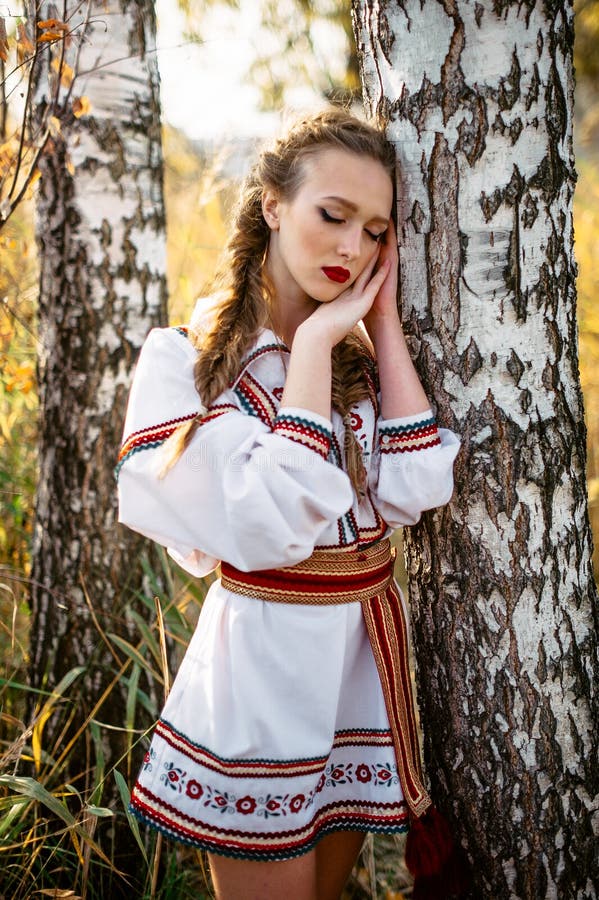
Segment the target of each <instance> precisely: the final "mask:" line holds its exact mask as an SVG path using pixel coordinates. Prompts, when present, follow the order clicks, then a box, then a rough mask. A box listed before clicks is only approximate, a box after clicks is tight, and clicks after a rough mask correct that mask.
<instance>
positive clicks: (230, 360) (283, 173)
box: [163, 108, 395, 494]
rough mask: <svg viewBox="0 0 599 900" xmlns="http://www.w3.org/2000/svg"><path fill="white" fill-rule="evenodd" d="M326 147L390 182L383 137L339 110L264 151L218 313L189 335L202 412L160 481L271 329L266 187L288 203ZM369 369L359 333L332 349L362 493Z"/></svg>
mask: <svg viewBox="0 0 599 900" xmlns="http://www.w3.org/2000/svg"><path fill="white" fill-rule="evenodd" d="M326 147H336V148H339V149H343V150H346V151H349V152H351V153H355V154H357V155H359V156H367V157H370V158H371V159H375V160H377V161H378V162H380V163H381V165H382V166H383V167H384V168H385V169H386V170H387V172H388V173H389V175H390V177H393V170H394V164H395V158H394V153H393V149H392V148H391V146H390V145H389V144H388V143H387V141H386V140H385V138H384V136H383V134H382V133H381V132H379V131H377V130H376V129H375V128H373V127H372V126H370V125H368V124H366V123H364V122H361V121H360V120H359V119H356V118H355V117H354V116H352V115H351V114H350V113H348V112H345V111H344V110H341V109H336V108H331V109H329V110H325V111H324V112H322V113H319V114H317V115H315V116H310V117H307V118H304V119H300V120H299V121H298V122H297V123H296V124H295V125H294V126H293V127H292V128H290V129H289V131H288V132H287V134H286V135H285V136H284V137H282V138H279V139H278V140H277V141H276V142H275V143H274V145H273V146H272V147H271V148H270V149H266V150H264V151H263V152H262V154H261V156H260V158H259V159H258V162H257V163H256V165H255V166H254V168H253V169H252V171H251V172H250V174H249V176H248V177H247V179H246V181H245V183H244V186H243V189H242V193H241V198H240V202H239V206H238V208H237V214H236V217H235V221H234V224H233V229H232V234H231V238H230V240H229V242H228V245H227V248H226V251H225V256H224V262H223V265H222V267H221V269H220V271H219V273H218V275H217V278H216V279H215V283H214V289H215V291H216V292H217V297H218V306H217V311H216V314H215V315H214V316H213V318H212V321H211V322H210V323H209V325H208V326H207V327H204V328H203V329H202V330H200V329H198V330H196V331H193V332H190V335H189V336H190V339H191V341H192V342H193V344H194V346H195V347H196V348H197V349H198V350H200V351H201V352H200V353H198V357H197V360H196V363H195V366H194V382H195V386H196V389H197V392H198V394H199V396H200V397H201V402H202V404H203V408H202V410H201V411H200V413H199V414H198V415H197V416H196V417H195V419H193V420H192V421H191V422H190V423H187V424H186V425H183V426H181V427H180V428H178V429H177V431H176V432H175V434H174V435H173V436H172V437H171V438H170V439H169V441H168V444H169V450H170V453H169V454H167V462H166V464H165V467H164V469H163V474H164V473H165V472H166V471H168V469H169V468H170V467H171V466H172V465H173V464H174V463H175V462H176V460H177V459H178V457H179V456H180V454H181V453H182V452H183V450H184V449H185V448H186V447H187V446H188V445H189V442H190V441H191V439H192V437H193V435H194V433H195V431H196V430H197V428H198V427H199V425H200V424H201V422H202V419H203V416H204V414H205V411H206V409H207V408H208V407H209V406H210V404H211V403H213V402H214V400H215V399H216V398H217V397H218V396H219V395H220V394H222V393H223V391H225V390H226V389H227V387H228V386H229V385H230V383H231V382H232V381H233V380H234V379H235V376H236V375H237V373H238V371H239V368H240V366H241V360H242V358H243V356H244V353H245V351H246V350H247V349H248V347H250V346H251V344H252V343H253V342H254V340H255V339H256V336H257V335H258V333H259V331H260V329H261V328H263V327H265V326H266V325H267V324H268V321H269V307H270V306H271V304H273V303H276V298H273V297H271V294H270V290H269V286H268V283H267V280H266V277H265V273H263V265H264V260H265V258H266V253H267V250H268V242H269V236H270V229H269V227H268V225H267V224H266V221H265V219H264V216H263V214H262V196H263V192H264V190H265V188H270V189H273V190H276V191H277V192H278V193H279V195H280V196H281V197H282V198H283V199H286V200H291V199H293V197H294V195H295V193H296V192H297V191H298V190H299V188H300V186H301V184H302V180H303V177H304V171H303V162H304V160H305V159H306V158H307V157H308V156H309V155H310V154H312V153H317V152H319V151H320V150H322V149H323V148H326ZM372 365H373V359H372V356H371V355H370V353H369V351H368V350H367V348H366V346H365V344H364V343H363V341H362V340H361V339H360V338H359V337H358V336H357V335H356V334H349V335H347V336H346V337H345V338H344V339H343V340H342V341H341V342H340V343H339V344H337V346H336V347H335V348H334V349H333V355H332V368H333V377H332V405H333V407H334V409H336V410H337V411H338V412H339V413H340V415H341V416H343V419H344V424H345V456H346V465H347V470H348V475H349V477H350V480H351V482H352V485H353V487H354V489H355V490H356V492H358V493H360V494H361V493H363V491H364V481H365V470H364V465H363V460H362V453H361V449H360V446H359V444H358V442H357V440H356V438H355V435H354V433H353V429H352V428H351V425H350V421H349V415H350V409H351V407H352V406H353V405H354V404H356V403H358V402H359V401H360V400H363V399H365V398H366V397H369V396H371V395H372V379H371V380H370V381H369V379H368V375H367V372H368V369H369V368H371V367H372Z"/></svg>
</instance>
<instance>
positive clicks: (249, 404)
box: [235, 372, 277, 428]
mask: <svg viewBox="0 0 599 900" xmlns="http://www.w3.org/2000/svg"><path fill="white" fill-rule="evenodd" d="M235 393H236V394H237V396H238V397H239V400H240V401H241V405H242V406H243V408H244V409H245V410H246V411H247V412H248V413H249V414H250V415H251V416H257V417H258V418H259V419H260V420H261V421H262V422H264V424H265V425H268V427H269V428H272V426H273V422H274V420H275V416H276V414H277V410H276V407H275V404H274V402H273V399H272V397H271V395H270V394H269V392H268V391H267V390H266V388H265V387H263V386H262V385H261V384H260V382H259V381H258V379H257V378H254V376H253V375H250V373H249V372H246V373H245V375H244V376H243V378H241V379H240V381H239V383H238V384H237V387H236V388H235Z"/></svg>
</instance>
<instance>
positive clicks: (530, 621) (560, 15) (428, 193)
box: [353, 0, 599, 900]
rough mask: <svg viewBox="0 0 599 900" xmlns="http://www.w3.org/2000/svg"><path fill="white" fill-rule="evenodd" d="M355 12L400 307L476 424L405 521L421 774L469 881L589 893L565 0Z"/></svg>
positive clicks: (458, 412)
mask: <svg viewBox="0 0 599 900" xmlns="http://www.w3.org/2000/svg"><path fill="white" fill-rule="evenodd" d="M353 15H354V28H355V32H356V37H357V44H358V50H359V53H360V57H361V64H362V79H363V87H364V94H365V100H366V105H367V108H368V111H369V113H370V115H371V116H372V117H375V118H377V119H378V120H379V121H380V122H381V123H382V124H384V125H385V126H386V128H387V133H388V136H389V138H390V139H391V140H392V141H393V142H394V143H395V146H396V148H397V154H398V178H397V184H398V198H399V201H398V220H399V231H398V233H399V243H400V257H401V291H402V296H401V303H402V315H403V321H404V323H405V328H406V332H407V333H408V335H409V340H410V342H411V348H412V350H413V354H414V357H415V359H416V361H417V365H418V367H419V370H420V372H421V374H422V376H423V379H424V381H425V384H426V387H427V389H428V392H429V395H430V396H431V398H432V399H433V401H434V405H435V407H436V410H437V415H438V419H439V420H440V423H441V424H443V425H447V426H449V427H451V428H454V429H455V430H456V431H457V432H458V433H459V434H461V435H462V437H463V449H462V451H461V454H460V456H459V458H458V462H457V469H456V491H455V494H454V498H453V500H452V502H451V504H450V505H449V506H448V507H447V508H445V509H443V510H439V511H436V512H434V513H432V514H428V515H426V516H425V517H424V518H423V521H422V522H421V523H420V524H419V525H418V526H417V527H415V528H412V529H409V531H408V532H407V533H406V547H407V554H406V555H407V560H406V561H407V566H408V572H409V576H410V601H411V609H412V617H413V629H414V639H415V648H416V656H417V661H418V687H419V702H420V710H421V715H422V721H423V728H424V735H425V760H426V764H427V769H428V773H429V776H430V780H431V787H432V792H433V795H434V797H435V798H436V800H437V801H438V803H439V806H440V807H441V808H442V809H443V810H444V811H445V812H446V813H447V814H448V815H449V817H450V818H451V819H452V820H453V822H454V826H455V829H456V832H457V834H458V835H459V836H460V838H461V840H462V843H463V845H464V847H465V848H466V849H467V852H468V854H469V856H470V859H471V861H472V863H473V866H472V869H473V879H474V883H473V892H472V896H473V897H476V898H493V900H502V898H523V900H524V898H525V900H547V898H551V900H566V898H591V897H595V896H596V890H597V885H598V884H599V866H598V859H599V855H598V853H597V837H596V828H597V821H596V819H595V821H594V823H593V814H595V816H596V811H597V807H596V798H597V792H598V770H599V767H598V766H597V759H598V754H597V750H598V748H597V722H598V721H599V715H598V710H597V697H596V691H597V687H596V686H597V684H598V683H599V671H598V668H597V622H596V615H597V613H596V607H595V611H594V610H593V604H594V602H595V601H596V588H595V585H594V581H593V573H592V569H591V549H592V548H591V535H590V530H589V525H588V516H587V503H586V483H585V427H584V422H583V408H582V398H581V393H580V387H579V381H578V369H577V333H576V318H575V274H576V269H575V263H574V259H573V249H572V242H573V229H572V194H573V187H574V180H575V173H574V165H573V154H572V103H573V79H572V43H573V23H572V9H571V7H569V6H567V5H565V4H560V3H555V4H553V3H542V4H533V3H524V4H520V3H510V2H500V3H495V4H491V3H479V2H475V3H470V2H466V0H443V2H433V0H418V2H416V0H400V2H399V3H396V2H390V0H354V3H353ZM593 824H594V828H595V837H594V836H593V831H594V828H593Z"/></svg>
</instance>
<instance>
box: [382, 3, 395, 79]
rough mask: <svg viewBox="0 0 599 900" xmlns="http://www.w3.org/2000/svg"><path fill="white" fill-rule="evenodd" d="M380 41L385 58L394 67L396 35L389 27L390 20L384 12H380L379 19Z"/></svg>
mask: <svg viewBox="0 0 599 900" xmlns="http://www.w3.org/2000/svg"><path fill="white" fill-rule="evenodd" d="M378 39H379V46H380V48H381V51H382V53H383V56H384V57H385V59H386V60H387V63H388V64H389V65H390V66H392V65H393V47H394V45H395V33H394V32H393V30H392V29H391V28H390V27H389V20H388V18H387V16H386V15H385V13H384V11H383V10H381V11H380V13H379V18H378Z"/></svg>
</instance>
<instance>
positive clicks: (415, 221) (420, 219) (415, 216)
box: [408, 200, 426, 234]
mask: <svg viewBox="0 0 599 900" xmlns="http://www.w3.org/2000/svg"><path fill="white" fill-rule="evenodd" d="M408 221H410V222H411V223H412V225H413V226H414V231H415V232H416V233H417V234H420V233H421V231H422V226H423V224H424V222H425V221H426V216H425V215H424V212H423V211H422V207H421V206H420V203H419V202H418V200H415V201H414V206H413V207H412V212H411V213H410V217H409V220H408Z"/></svg>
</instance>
